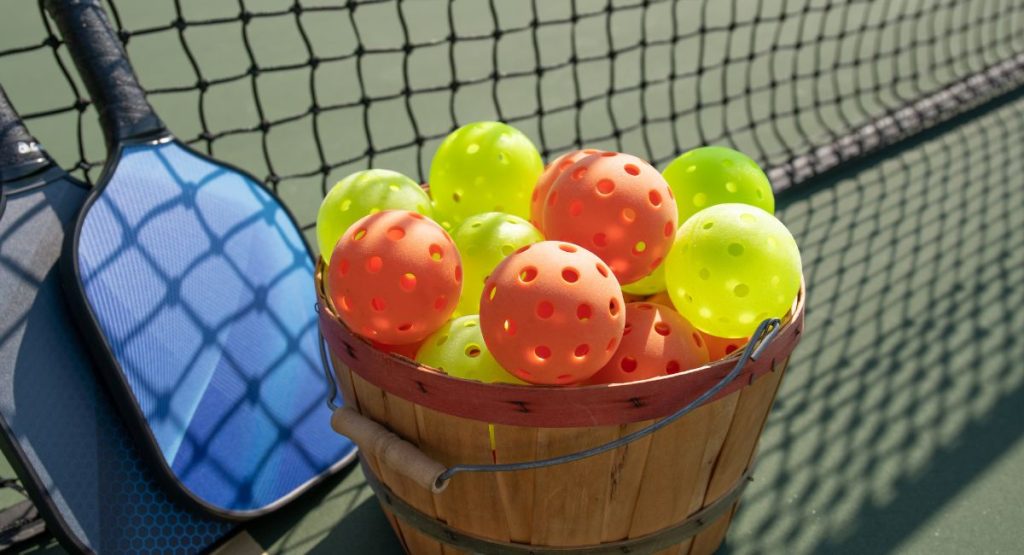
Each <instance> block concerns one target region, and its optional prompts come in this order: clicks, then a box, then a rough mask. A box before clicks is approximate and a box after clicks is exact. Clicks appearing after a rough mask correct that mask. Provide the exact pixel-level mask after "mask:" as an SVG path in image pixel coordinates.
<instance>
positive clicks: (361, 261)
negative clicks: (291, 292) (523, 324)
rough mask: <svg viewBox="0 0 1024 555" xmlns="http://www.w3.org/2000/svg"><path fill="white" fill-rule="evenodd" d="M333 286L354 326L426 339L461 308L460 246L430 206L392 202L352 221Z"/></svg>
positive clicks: (391, 339)
mask: <svg viewBox="0 0 1024 555" xmlns="http://www.w3.org/2000/svg"><path fill="white" fill-rule="evenodd" d="M331 260H333V261H334V262H333V263H332V264H331V265H330V267H329V268H328V293H329V294H330V297H331V300H332V301H333V303H334V307H335V309H336V310H337V312H338V316H339V317H340V318H341V320H342V321H343V322H344V323H345V325H347V326H348V327H349V328H351V329H352V331H353V332H355V333H357V334H359V335H361V336H363V337H366V338H368V339H372V340H374V341H377V342H380V343H384V344H387V345H403V344H408V343H415V342H416V341H420V340H422V339H424V338H425V337H427V336H428V335H430V334H431V333H433V332H434V331H435V330H437V329H438V328H440V327H441V326H442V325H444V323H445V322H446V321H447V320H448V318H449V317H450V316H451V314H452V312H453V311H454V310H455V305H456V304H457V303H458V301H459V292H460V291H461V289H462V263H461V261H460V260H459V252H458V250H457V249H456V248H455V244H454V243H453V242H452V240H451V238H449V237H448V234H447V233H446V232H445V231H444V230H443V229H441V226H439V225H437V224H436V223H434V222H432V221H431V220H428V219H427V218H426V217H424V216H423V215H422V214H419V213H417V212H409V211H406V210H400V211H398V210H388V211H384V212H378V213H377V214H374V215H372V216H367V217H365V218H363V219H361V220H359V221H357V222H356V223H355V224H353V225H352V227H350V228H349V230H348V231H346V232H345V234H344V235H342V237H341V240H340V241H338V244H337V246H336V247H335V248H334V254H333V256H332V258H331Z"/></svg>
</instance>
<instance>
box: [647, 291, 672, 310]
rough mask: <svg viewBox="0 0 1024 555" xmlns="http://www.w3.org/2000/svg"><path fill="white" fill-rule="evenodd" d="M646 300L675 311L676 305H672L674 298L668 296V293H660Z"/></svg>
mask: <svg viewBox="0 0 1024 555" xmlns="http://www.w3.org/2000/svg"><path fill="white" fill-rule="evenodd" d="M644 300H646V301H647V302H649V303H654V304H660V305H664V306H667V307H669V308H672V309H675V305H674V304H672V297H669V296H668V291H659V292H657V293H655V294H653V295H651V296H650V297H647V298H646V299H644Z"/></svg>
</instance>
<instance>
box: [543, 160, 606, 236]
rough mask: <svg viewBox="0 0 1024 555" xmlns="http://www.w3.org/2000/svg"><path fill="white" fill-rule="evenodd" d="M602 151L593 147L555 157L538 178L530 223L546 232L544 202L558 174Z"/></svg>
mask: <svg viewBox="0 0 1024 555" xmlns="http://www.w3.org/2000/svg"><path fill="white" fill-rule="evenodd" d="M600 153H601V151H600V150H595V149H592V148H588V149H584V150H573V151H569V152H566V153H565V154H563V155H561V156H559V157H558V158H555V159H554V161H553V162H551V163H550V164H548V165H547V167H546V168H544V173H542V174H540V177H539V178H538V179H537V185H536V186H535V187H534V188H533V195H532V196H531V197H530V223H531V224H533V227H536V228H537V229H539V230H540V231H541V233H543V232H544V206H546V205H545V204H544V202H545V201H546V200H547V199H548V192H550V191H551V186H552V185H554V183H555V180H556V179H558V176H560V175H562V172H563V171H565V169H566V168H568V167H569V166H571V165H573V164H575V163H576V162H577V161H579V160H580V159H582V158H586V157H587V156H590V155H591V154H600Z"/></svg>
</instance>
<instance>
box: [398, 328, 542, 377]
mask: <svg viewBox="0 0 1024 555" xmlns="http://www.w3.org/2000/svg"><path fill="white" fill-rule="evenodd" d="M416 360H417V361H418V362H420V363H422V364H425V365H427V366H430V367H431V368H436V369H437V370H440V371H442V372H444V373H445V374H448V375H449V376H454V377H456V378H462V379H464V380H476V381H478V382H485V383H497V382H500V383H514V384H522V385H525V384H526V382H524V381H522V380H520V379H518V378H516V377H515V376H513V375H512V374H509V373H508V372H506V371H505V369H504V368H502V367H501V365H500V364H498V361H497V360H494V356H493V355H491V352H490V351H489V350H488V349H487V344H486V343H484V338H483V335H481V333H480V317H479V316H477V315H475V314H473V315H470V316H463V317H461V318H456V319H454V320H451V321H449V322H448V323H447V324H445V325H444V326H442V327H441V329H439V330H437V331H435V332H434V333H432V334H431V335H430V337H428V338H427V339H426V341H424V342H423V345H422V346H421V347H420V349H419V352H417V353H416Z"/></svg>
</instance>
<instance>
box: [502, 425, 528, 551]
mask: <svg viewBox="0 0 1024 555" xmlns="http://www.w3.org/2000/svg"><path fill="white" fill-rule="evenodd" d="M494 445H495V451H494V458H495V462H498V463H517V462H526V461H533V460H536V459H537V428H524V427H519V426H503V425H495V426H494ZM495 478H496V479H497V483H498V493H499V495H500V496H501V506H502V509H503V511H504V513H505V520H506V521H507V522H508V528H509V538H510V539H511V540H512V541H515V542H520V543H529V542H530V537H531V527H532V525H533V489H534V472H533V471H532V470H523V471H519V472H500V473H498V474H496V475H495Z"/></svg>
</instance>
